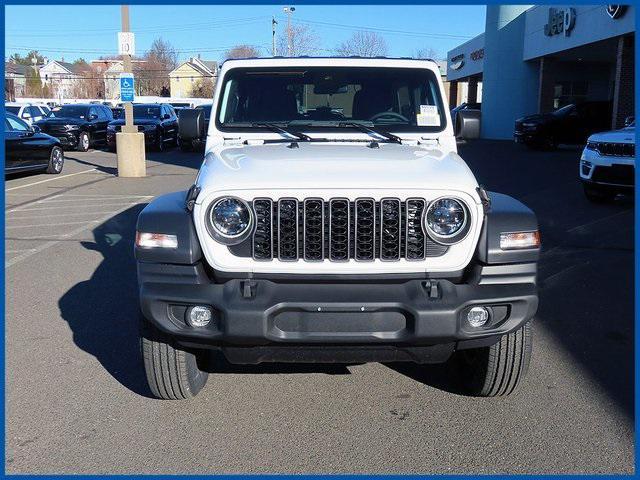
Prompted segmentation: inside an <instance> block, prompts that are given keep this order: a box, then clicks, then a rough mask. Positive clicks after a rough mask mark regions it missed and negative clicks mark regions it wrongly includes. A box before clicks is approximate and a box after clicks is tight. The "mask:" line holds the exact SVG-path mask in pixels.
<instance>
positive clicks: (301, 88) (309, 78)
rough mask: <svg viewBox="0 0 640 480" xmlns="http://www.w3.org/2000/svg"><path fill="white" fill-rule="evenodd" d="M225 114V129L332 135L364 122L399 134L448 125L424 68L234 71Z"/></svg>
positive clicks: (226, 88)
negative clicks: (268, 127)
mask: <svg viewBox="0 0 640 480" xmlns="http://www.w3.org/2000/svg"><path fill="white" fill-rule="evenodd" d="M265 92H268V94H267V95H265ZM219 112H220V116H219V118H217V119H216V120H217V122H218V125H219V127H221V128H222V129H227V128H234V127H236V128H245V129H246V128H247V127H251V125H252V123H259V122H278V123H282V122H284V123H287V124H291V125H296V124H298V125H304V126H305V127H311V128H313V127H317V129H322V128H325V129H326V128H327V127H339V125H340V123H341V122H349V121H358V122H363V123H365V124H372V125H386V126H388V128H389V129H391V130H394V131H440V130H442V129H443V128H444V126H445V119H446V117H445V111H444V104H443V101H442V98H441V97H440V88H439V85H438V80H437V78H436V76H435V75H434V73H433V72H432V71H431V70H427V69H423V68H384V67H305V68H299V67H297V68H291V67H278V68H273V67H272V68H238V69H233V70H231V71H229V73H228V74H227V75H225V78H224V84H223V85H222V95H221V98H220V104H219Z"/></svg>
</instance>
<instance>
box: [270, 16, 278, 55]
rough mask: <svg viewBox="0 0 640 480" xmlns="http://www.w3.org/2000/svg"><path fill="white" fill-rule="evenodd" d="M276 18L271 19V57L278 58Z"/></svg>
mask: <svg viewBox="0 0 640 480" xmlns="http://www.w3.org/2000/svg"><path fill="white" fill-rule="evenodd" d="M277 24H278V22H276V17H271V56H272V57H275V56H276V25H277Z"/></svg>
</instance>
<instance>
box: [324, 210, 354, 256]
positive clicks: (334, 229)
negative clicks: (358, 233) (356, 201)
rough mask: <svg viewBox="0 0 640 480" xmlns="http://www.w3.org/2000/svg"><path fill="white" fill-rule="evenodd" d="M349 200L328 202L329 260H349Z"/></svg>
mask: <svg viewBox="0 0 640 480" xmlns="http://www.w3.org/2000/svg"><path fill="white" fill-rule="evenodd" d="M349 206H350V205H349V200H347V199H342V198H340V199H333V200H331V202H329V259H330V260H334V261H343V260H349V239H350V236H351V228H350V227H351V223H350V218H349Z"/></svg>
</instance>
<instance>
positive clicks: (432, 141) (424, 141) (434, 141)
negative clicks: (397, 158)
mask: <svg viewBox="0 0 640 480" xmlns="http://www.w3.org/2000/svg"><path fill="white" fill-rule="evenodd" d="M418 143H420V145H439V144H440V140H438V139H437V138H424V137H421V138H420V140H418Z"/></svg>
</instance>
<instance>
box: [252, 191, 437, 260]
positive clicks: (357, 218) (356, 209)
mask: <svg viewBox="0 0 640 480" xmlns="http://www.w3.org/2000/svg"><path fill="white" fill-rule="evenodd" d="M426 207H427V202H426V201H425V200H424V199H422V198H410V199H407V200H405V201H401V200H400V199H398V198H383V199H381V200H379V201H376V200H374V199H372V198H359V199H357V200H355V201H350V200H349V199H347V198H332V199H331V200H328V201H327V200H323V199H320V198H307V199H305V200H304V201H299V200H297V199H295V198H281V199H279V200H272V199H270V198H257V199H255V200H254V201H253V211H254V214H255V225H256V226H255V230H254V233H253V236H252V255H253V258H254V259H255V260H273V259H278V260H281V261H287V262H293V261H298V260H305V261H308V262H317V261H323V260H330V261H333V262H346V261H349V260H352V259H355V260H358V261H374V260H376V259H379V260H382V261H398V260H400V259H406V260H424V259H425V258H426V257H438V256H441V255H444V254H445V253H446V252H447V249H448V248H447V247H446V246H444V245H440V244H438V243H436V242H434V241H433V240H432V239H431V238H429V236H428V235H426V232H425V231H424V227H423V226H422V215H423V212H424V210H425V208H426Z"/></svg>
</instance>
